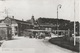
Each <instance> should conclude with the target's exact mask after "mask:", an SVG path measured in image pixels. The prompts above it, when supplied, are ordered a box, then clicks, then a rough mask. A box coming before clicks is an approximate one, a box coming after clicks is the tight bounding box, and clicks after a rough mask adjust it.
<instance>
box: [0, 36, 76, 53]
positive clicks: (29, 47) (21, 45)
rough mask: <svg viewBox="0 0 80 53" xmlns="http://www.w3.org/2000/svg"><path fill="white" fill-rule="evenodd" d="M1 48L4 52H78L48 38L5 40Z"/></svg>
mask: <svg viewBox="0 0 80 53" xmlns="http://www.w3.org/2000/svg"><path fill="white" fill-rule="evenodd" d="M1 48H3V49H2V53H76V52H73V51H70V50H67V49H64V48H61V47H59V46H57V45H53V44H51V43H49V42H48V39H45V40H44V39H35V38H26V37H17V38H15V39H14V40H10V41H5V42H4V43H3V44H2V46H1ZM0 53H1V52H0Z"/></svg>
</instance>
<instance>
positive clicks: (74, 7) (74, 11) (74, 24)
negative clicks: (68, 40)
mask: <svg viewBox="0 0 80 53" xmlns="http://www.w3.org/2000/svg"><path fill="white" fill-rule="evenodd" d="M75 28H76V27H75V0H74V46H75V45H76V34H75V32H76V29H75Z"/></svg>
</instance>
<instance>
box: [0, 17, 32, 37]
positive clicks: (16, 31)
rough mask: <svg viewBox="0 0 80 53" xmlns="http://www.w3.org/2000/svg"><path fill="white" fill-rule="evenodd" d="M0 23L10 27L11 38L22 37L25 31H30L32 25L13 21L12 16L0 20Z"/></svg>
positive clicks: (21, 21)
mask: <svg viewBox="0 0 80 53" xmlns="http://www.w3.org/2000/svg"><path fill="white" fill-rule="evenodd" d="M1 22H3V23H5V24H6V26H9V27H11V29H12V35H13V36H15V35H17V36H22V34H23V32H24V31H25V30H26V29H32V28H33V25H32V24H30V23H28V22H26V21H23V20H18V19H15V18H14V16H12V18H10V17H8V16H7V17H6V18H5V19H3V20H0V23H1Z"/></svg>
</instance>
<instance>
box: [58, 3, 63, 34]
mask: <svg viewBox="0 0 80 53" xmlns="http://www.w3.org/2000/svg"><path fill="white" fill-rule="evenodd" d="M61 6H62V5H61V4H59V5H58V6H57V31H58V9H59V8H61ZM57 34H58V33H57Z"/></svg>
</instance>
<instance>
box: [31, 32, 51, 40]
mask: <svg viewBox="0 0 80 53" xmlns="http://www.w3.org/2000/svg"><path fill="white" fill-rule="evenodd" d="M47 35H48V36H50V34H48V33H47V34H46V33H45V32H33V35H30V38H36V39H45V37H46V36H47Z"/></svg>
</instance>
